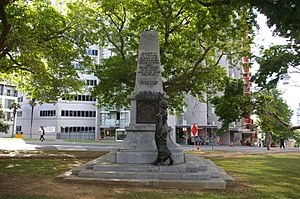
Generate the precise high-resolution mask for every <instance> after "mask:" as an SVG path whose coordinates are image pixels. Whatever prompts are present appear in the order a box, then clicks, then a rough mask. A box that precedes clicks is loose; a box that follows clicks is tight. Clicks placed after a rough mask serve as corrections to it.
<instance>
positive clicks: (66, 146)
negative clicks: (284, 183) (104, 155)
mask: <svg viewBox="0 0 300 199" xmlns="http://www.w3.org/2000/svg"><path fill="white" fill-rule="evenodd" d="M120 145H121V143H120V142H110V143H106V142H66V141H63V140H49V141H48V140H46V141H44V142H40V141H27V140H26V141H25V140H23V139H18V138H0V150H62V151H63V150H65V151H68V150H69V151H75V150H76V151H111V150H114V149H118V148H119V147H120ZM182 148H183V149H184V150H185V151H187V150H196V147H195V146H193V145H182ZM199 150H200V151H210V150H218V151H236V152H238V151H249V152H252V153H253V152H263V151H266V148H265V147H250V146H233V147H230V146H224V145H221V146H207V145H206V146H203V145H201V146H200V149H199ZM271 151H274V152H276V151H278V152H280V151H285V152H289V151H292V152H294V151H295V152H300V149H299V148H287V149H280V148H279V147H276V148H271Z"/></svg>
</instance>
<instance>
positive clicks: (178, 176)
mask: <svg viewBox="0 0 300 199" xmlns="http://www.w3.org/2000/svg"><path fill="white" fill-rule="evenodd" d="M78 176H79V177H89V178H105V179H108V178H109V179H139V180H145V179H147V180H195V181H197V180H209V179H211V178H212V177H211V175H210V173H208V172H206V171H201V172H197V173H157V172H124V171H94V170H83V171H80V172H79V173H78Z"/></svg>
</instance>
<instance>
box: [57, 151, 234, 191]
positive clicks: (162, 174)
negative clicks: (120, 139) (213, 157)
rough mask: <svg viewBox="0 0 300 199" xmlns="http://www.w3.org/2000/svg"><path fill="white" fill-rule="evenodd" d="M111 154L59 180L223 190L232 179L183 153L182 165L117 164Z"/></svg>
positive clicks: (219, 170) (196, 158) (229, 184)
mask: <svg viewBox="0 0 300 199" xmlns="http://www.w3.org/2000/svg"><path fill="white" fill-rule="evenodd" d="M110 157H111V154H107V155H104V156H101V157H99V158H97V159H95V160H92V161H89V162H87V163H85V164H82V165H81V166H79V167H78V168H75V169H72V171H71V172H68V174H66V175H61V176H60V178H62V179H64V180H67V181H84V182H92V183H97V182H98V183H101V184H114V185H118V186H122V185H124V186H127V185H128V186H143V187H155V188H178V189H225V188H226V187H227V186H233V185H234V179H233V178H232V177H231V176H229V175H228V174H227V173H226V172H225V171H224V170H222V169H220V168H218V167H217V166H216V165H215V164H214V163H213V162H212V161H210V160H208V159H204V158H201V157H197V156H193V155H189V154H186V158H185V161H186V162H185V163H183V164H176V165H171V166H168V165H161V166H156V165H152V164H125V163H122V164H118V163H114V162H111V161H110Z"/></svg>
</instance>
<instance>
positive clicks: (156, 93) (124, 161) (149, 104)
mask: <svg viewBox="0 0 300 199" xmlns="http://www.w3.org/2000/svg"><path fill="white" fill-rule="evenodd" d="M165 98H166V96H165V93H164V92H163V88H162V78H161V67H160V55H159V45H158V36H157V33H156V32H154V31H147V32H143V33H142V36H141V42H140V48H139V60H138V66H137V73H136V85H135V89H134V91H133V92H132V94H131V96H130V97H129V99H130V100H131V113H130V114H131V115H130V117H131V119H130V125H129V126H128V127H126V131H127V136H126V139H125V140H124V142H123V143H122V145H121V147H120V148H119V149H118V150H115V151H113V152H111V153H109V154H107V155H104V156H101V157H99V158H97V159H95V160H92V161H90V162H88V163H86V164H83V165H81V166H80V167H78V168H75V169H73V170H72V171H71V172H70V171H69V172H67V173H65V174H63V175H60V176H59V178H63V179H64V180H70V181H73V180H75V181H86V182H100V183H106V184H115V185H118V186H120V185H121V186H123V185H129V186H146V187H155V188H156V187H157V188H177V189H225V188H226V186H232V185H233V184H234V179H233V178H232V177H230V176H229V175H228V174H226V172H225V171H223V170H222V169H219V168H218V167H217V166H216V165H215V164H214V163H213V162H211V161H210V160H206V159H204V158H200V157H196V156H193V155H188V154H184V152H183V149H182V147H181V146H180V145H178V144H176V143H175V141H174V140H173V139H172V138H171V135H170V134H168V133H167V135H166V133H164V134H163V135H164V136H163V142H162V143H163V146H164V148H167V149H168V151H167V152H168V154H167V155H168V158H169V157H170V156H169V154H170V153H171V158H172V159H173V160H174V165H169V166H167V164H168V163H169V162H168V161H169V160H170V159H171V158H169V160H168V161H167V162H165V163H164V164H165V165H159V166H158V165H157V166H156V165H153V164H151V163H153V162H155V163H156V162H157V161H156V160H158V159H159V158H158V155H157V154H158V153H157V147H161V146H162V145H157V144H156V142H155V137H157V135H161V134H155V132H156V125H155V115H157V114H158V113H160V114H161V110H160V109H161V108H160V107H158V105H162V103H161V102H162V99H165ZM165 107H167V105H166V106H165ZM165 109H166V108H165ZM165 109H164V110H165ZM164 115H165V116H166V111H165V112H164ZM164 121H165V120H164ZM158 126H163V127H164V129H163V130H164V131H162V130H160V131H158V130H157V132H169V130H170V127H168V126H167V124H166V122H164V125H158ZM155 135H156V136H155ZM157 143H159V142H157ZM161 148H162V147H161ZM160 151H166V150H160ZM160 154H161V153H160ZM160 157H161V158H160V162H159V164H161V162H163V160H165V158H164V157H163V158H162V156H160ZM171 162H172V161H171Z"/></svg>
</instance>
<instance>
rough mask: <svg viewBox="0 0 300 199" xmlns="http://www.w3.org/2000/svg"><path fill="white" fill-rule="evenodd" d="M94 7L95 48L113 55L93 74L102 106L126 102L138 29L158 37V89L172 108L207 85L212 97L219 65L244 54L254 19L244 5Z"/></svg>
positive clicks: (219, 79) (219, 80)
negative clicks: (106, 49) (160, 82)
mask: <svg viewBox="0 0 300 199" xmlns="http://www.w3.org/2000/svg"><path fill="white" fill-rule="evenodd" d="M97 6H98V7H95V12H96V13H97V15H98V22H99V23H98V24H99V25H100V27H98V30H99V33H98V34H99V40H100V41H101V42H99V44H100V45H101V44H102V45H103V46H108V47H110V49H111V50H112V51H113V52H114V55H113V56H112V57H109V58H107V59H104V60H103V61H102V63H101V64H100V65H99V66H98V67H97V68H96V70H95V75H96V76H97V77H98V78H99V79H100V82H101V83H100V84H99V85H98V86H97V87H96V89H95V92H94V93H95V95H97V97H98V98H99V102H100V103H101V105H106V106H121V105H126V104H128V101H127V96H128V95H129V94H130V92H131V91H132V90H133V86H134V82H135V70H136V65H137V51H138V43H139V37H140V33H141V32H142V31H143V30H150V29H152V30H156V31H157V32H158V34H159V42H160V55H161V65H162V68H163V73H162V76H163V80H164V83H163V87H164V91H166V92H167V94H168V96H169V104H170V106H171V107H172V108H178V107H181V106H182V105H183V97H184V95H185V94H187V93H190V94H191V95H193V96H197V97H198V98H199V99H204V97H205V93H206V90H207V89H206V88H207V86H209V87H210V88H211V89H210V92H212V93H215V92H217V91H219V90H221V89H222V88H223V86H224V83H225V76H226V71H225V69H224V68H223V67H222V66H221V63H220V62H221V61H224V60H225V59H227V62H228V63H229V65H231V66H232V67H235V66H236V65H237V63H238V62H239V61H240V58H241V57H242V56H244V55H247V54H248V53H249V52H248V50H247V48H246V47H247V46H248V45H249V43H250V42H251V35H250V37H249V38H248V37H247V36H248V33H249V34H250V33H251V25H250V24H251V21H253V16H254V15H253V14H252V11H251V9H249V8H250V7H249V5H247V4H244V3H243V2H240V3H232V4H229V5H226V6H213V7H210V6H205V5H203V4H201V3H199V2H197V1H190V0H186V1H161V0H155V1H151V0H146V1H144V0H143V1H141V0H140V1H130V0H129V1H125V0H117V1H109V0H104V1H100V2H99V3H98V4H97ZM141 8H143V9H141Z"/></svg>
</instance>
